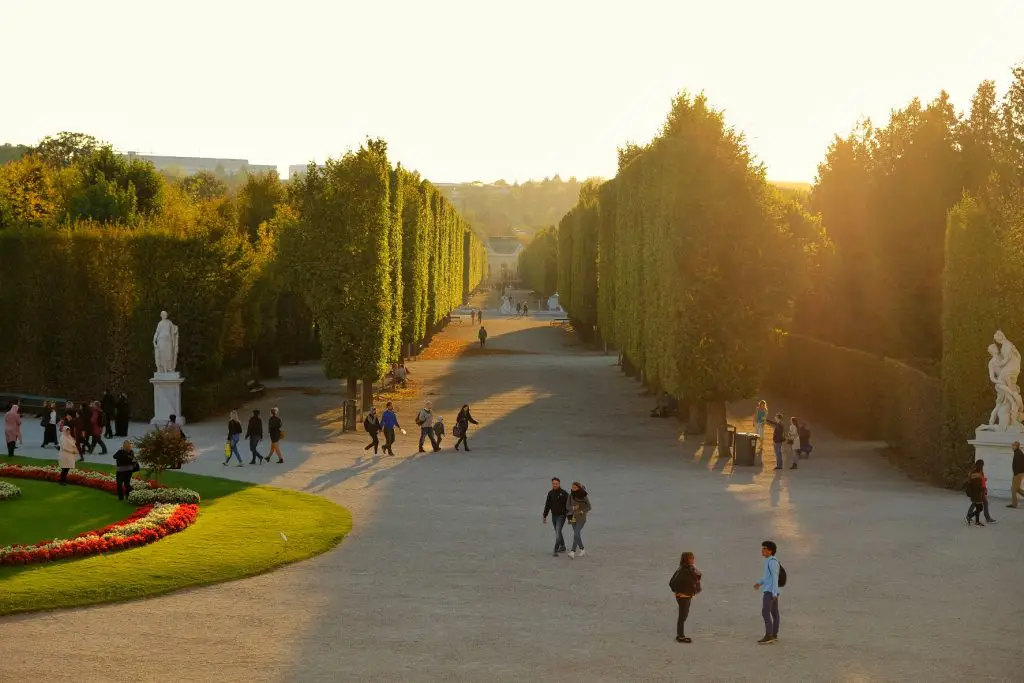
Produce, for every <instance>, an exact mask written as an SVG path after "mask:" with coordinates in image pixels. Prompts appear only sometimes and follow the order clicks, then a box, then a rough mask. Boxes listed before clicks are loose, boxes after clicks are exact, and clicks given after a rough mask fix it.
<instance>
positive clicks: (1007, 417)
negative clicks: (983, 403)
mask: <svg viewBox="0 0 1024 683" xmlns="http://www.w3.org/2000/svg"><path fill="white" fill-rule="evenodd" d="M993 338H994V339H995V341H996V343H995V344H990V345H989V347H988V353H989V356H990V358H989V361H988V378H989V381H991V382H992V385H993V387H994V388H995V390H996V405H995V408H993V409H992V412H991V413H990V414H989V417H988V424H985V425H981V426H980V427H978V430H979V431H998V432H1006V431H1012V432H1020V431H1024V425H1022V424H1021V417H1022V411H1024V399H1022V398H1021V393H1020V387H1019V386H1017V377H1018V375H1020V362H1021V359H1020V351H1018V350H1017V347H1016V346H1014V345H1013V342H1011V341H1010V340H1009V339H1007V338H1006V335H1005V334H1003V331H1002V330H997V331H996V333H995V335H994V337H993Z"/></svg>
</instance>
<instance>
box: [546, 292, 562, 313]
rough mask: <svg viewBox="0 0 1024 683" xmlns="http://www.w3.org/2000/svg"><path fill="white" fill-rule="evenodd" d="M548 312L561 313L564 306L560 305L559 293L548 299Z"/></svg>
mask: <svg viewBox="0 0 1024 683" xmlns="http://www.w3.org/2000/svg"><path fill="white" fill-rule="evenodd" d="M548 310H549V311H561V310H562V304H560V303H558V292H555V293H554V294H552V295H551V296H550V297H548Z"/></svg>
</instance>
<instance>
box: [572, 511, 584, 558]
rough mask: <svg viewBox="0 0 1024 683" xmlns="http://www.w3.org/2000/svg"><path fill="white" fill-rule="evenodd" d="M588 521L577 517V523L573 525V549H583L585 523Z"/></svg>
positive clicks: (574, 550)
mask: <svg viewBox="0 0 1024 683" xmlns="http://www.w3.org/2000/svg"><path fill="white" fill-rule="evenodd" d="M586 523H587V520H585V519H577V520H576V523H575V524H573V525H572V551H573V552H576V551H577V550H583V536H581V535H580V534H582V533H583V525H585V524H586Z"/></svg>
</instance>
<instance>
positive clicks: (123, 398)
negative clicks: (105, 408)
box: [114, 393, 132, 436]
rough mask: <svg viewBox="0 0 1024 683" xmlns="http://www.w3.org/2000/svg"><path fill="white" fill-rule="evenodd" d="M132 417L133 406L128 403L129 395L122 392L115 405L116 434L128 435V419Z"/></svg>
mask: <svg viewBox="0 0 1024 683" xmlns="http://www.w3.org/2000/svg"><path fill="white" fill-rule="evenodd" d="M131 417H132V407H131V405H130V404H129V403H128V395H127V394H124V393H122V394H121V395H120V396H118V397H117V403H116V404H115V405H114V436H128V421H129V420H130V419H131Z"/></svg>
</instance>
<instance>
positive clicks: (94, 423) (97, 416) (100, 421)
mask: <svg viewBox="0 0 1024 683" xmlns="http://www.w3.org/2000/svg"><path fill="white" fill-rule="evenodd" d="M105 422H106V420H105V419H104V417H103V407H102V404H101V403H100V402H99V401H93V402H92V414H91V415H90V416H89V432H90V435H91V436H92V441H91V442H90V443H89V453H90V454H92V453H95V452H96V446H99V447H100V448H102V449H103V450H102V451H100V455H106V454H107V444H106V443H104V441H103V425H104V423H105Z"/></svg>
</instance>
